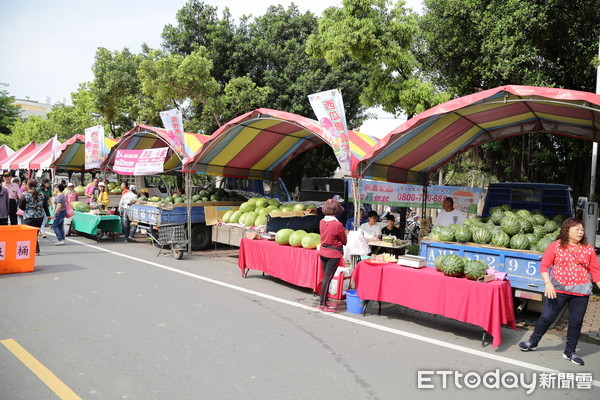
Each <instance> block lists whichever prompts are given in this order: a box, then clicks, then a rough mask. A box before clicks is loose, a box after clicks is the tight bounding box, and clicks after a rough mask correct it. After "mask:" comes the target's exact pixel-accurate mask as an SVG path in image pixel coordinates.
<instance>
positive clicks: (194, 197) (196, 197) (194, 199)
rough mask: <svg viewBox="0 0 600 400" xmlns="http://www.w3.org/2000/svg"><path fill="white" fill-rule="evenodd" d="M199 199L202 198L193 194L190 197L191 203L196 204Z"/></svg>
mask: <svg viewBox="0 0 600 400" xmlns="http://www.w3.org/2000/svg"><path fill="white" fill-rule="evenodd" d="M201 198H202V196H200V195H198V194H195V195H193V196H192V202H194V203H196V202H198V201H200V199H201Z"/></svg>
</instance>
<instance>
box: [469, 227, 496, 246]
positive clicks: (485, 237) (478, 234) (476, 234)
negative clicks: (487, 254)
mask: <svg viewBox="0 0 600 400" xmlns="http://www.w3.org/2000/svg"><path fill="white" fill-rule="evenodd" d="M473 241H474V242H475V243H479V244H488V243H490V242H491V241H492V232H490V230H489V229H488V228H485V227H482V226H479V227H477V228H475V230H473Z"/></svg>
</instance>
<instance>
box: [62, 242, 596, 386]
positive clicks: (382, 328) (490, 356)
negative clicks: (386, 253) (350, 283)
mask: <svg viewBox="0 0 600 400" xmlns="http://www.w3.org/2000/svg"><path fill="white" fill-rule="evenodd" d="M68 240H70V241H72V242H74V243H77V244H81V245H83V246H87V247H91V248H93V249H96V250H100V251H103V252H105V253H110V254H114V255H116V256H119V257H124V258H128V259H130V260H133V261H137V262H140V263H143V264H148V265H152V266H153V267H157V268H162V269H164V270H167V271H171V272H175V273H178V274H181V275H185V276H189V277H191V278H194V279H198V280H202V281H205V282H208V283H213V284H215V285H219V286H222V287H226V288H229V289H232V290H236V291H238V292H243V293H247V294H250V295H253V296H257V297H262V298H264V299H268V300H272V301H276V302H278V303H282V304H286V305H289V306H292V307H296V308H300V309H304V310H307V311H313V312H319V311H317V308H316V307H311V306H307V305H305V304H300V303H296V302H294V301H290V300H286V299H282V298H280V297H275V296H271V295H270V294H266V293H262V292H257V291H255V290H252V289H246V288H243V287H241V286H236V285H232V284H230V283H225V282H221V281H219V280H216V279H212V278H208V277H205V276H202V275H198V274H194V273H191V272H187V271H182V270H180V269H177V268H173V267H169V266H167V265H162V264H159V263H156V262H153V261H148V260H144V259H141V258H138V257H134V256H130V255H127V254H123V253H119V252H117V251H113V250H108V249H105V248H102V247H100V246H96V245H93V244H88V243H84V242H81V241H79V240H76V239H68ZM319 313H320V312H319ZM323 316H324V317H330V318H337V319H339V320H342V321H346V322H351V323H353V324H357V325H362V326H365V327H368V328H372V329H377V330H379V331H382V332H388V333H391V334H394V335H398V336H403V337H407V338H410V339H414V340H419V341H421V342H425V343H429V344H433V345H436V346H440V347H445V348H447V349H451V350H456V351H460V352H463V353H467V354H471V355H474V356H478V357H482V358H487V359H489V360H494V361H499V362H503V363H506V364H511V365H515V366H518V367H522V368H527V369H531V370H533V371H537V372H547V373H559V372H560V373H562V372H564V371H560V370H557V369H552V368H546V367H543V366H541V365H536V364H531V363H528V362H524V361H519V360H514V359H512V358H508V357H503V356H499V355H496V354H490V353H486V352H483V351H480V350H474V349H471V348H469V347H465V346H460V345H457V344H452V343H448V342H444V341H442V340H437V339H433V338H429V337H426V336H422V335H418V334H415V333H411V332H407V331H403V330H400V329H396V328H390V327H387V326H384V325H379V324H376V323H373V322H368V321H364V320H360V319H357V318H354V317H349V316H346V315H341V314H335V313H330V314H323ZM592 384H593V385H594V386H597V387H600V381H597V380H593V381H592Z"/></svg>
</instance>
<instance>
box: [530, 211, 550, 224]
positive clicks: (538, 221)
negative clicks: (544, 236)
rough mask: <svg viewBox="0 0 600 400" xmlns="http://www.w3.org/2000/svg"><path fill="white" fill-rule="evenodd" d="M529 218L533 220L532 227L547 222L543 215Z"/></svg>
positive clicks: (534, 215)
mask: <svg viewBox="0 0 600 400" xmlns="http://www.w3.org/2000/svg"><path fill="white" fill-rule="evenodd" d="M531 218H532V219H533V225H544V224H545V223H546V221H547V220H548V218H546V217H545V216H544V215H543V214H533V215H532V216H531Z"/></svg>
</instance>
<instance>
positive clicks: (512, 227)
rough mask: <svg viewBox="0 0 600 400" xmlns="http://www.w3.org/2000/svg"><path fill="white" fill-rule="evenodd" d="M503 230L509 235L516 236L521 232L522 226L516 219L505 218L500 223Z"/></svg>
mask: <svg viewBox="0 0 600 400" xmlns="http://www.w3.org/2000/svg"><path fill="white" fill-rule="evenodd" d="M500 226H501V227H502V230H503V231H504V232H505V233H506V234H507V235H508V236H512V235H516V234H517V233H519V231H520V230H521V224H520V223H519V220H518V219H517V218H516V217H504V218H502V221H501V222H500Z"/></svg>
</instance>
